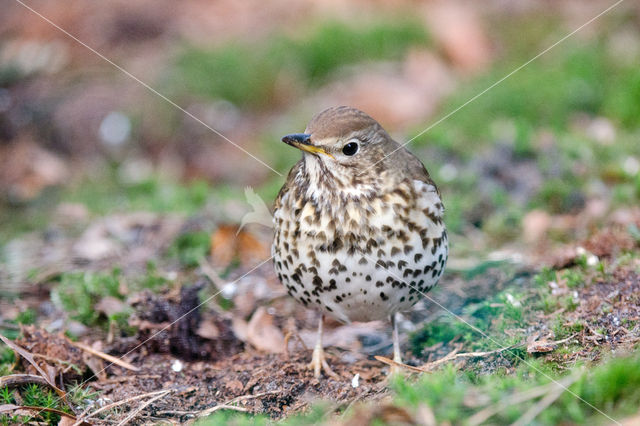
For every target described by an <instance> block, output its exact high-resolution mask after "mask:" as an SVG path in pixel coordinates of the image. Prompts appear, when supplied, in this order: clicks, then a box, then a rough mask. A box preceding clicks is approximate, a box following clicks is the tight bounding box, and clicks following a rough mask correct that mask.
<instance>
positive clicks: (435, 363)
mask: <svg viewBox="0 0 640 426" xmlns="http://www.w3.org/2000/svg"><path fill="white" fill-rule="evenodd" d="M515 347H516V346H507V347H504V348H500V349H496V350H493V351H488V352H463V353H457V352H458V350H460V346H458V347H456V348H455V349H454V350H453V351H451V352H449V353H448V354H447V355H445V356H444V357H442V358H440V359H438V360H435V361H433V362H429V363H427V364H424V365H421V366H420V367H414V366H412V365H407V364H403V363H401V362H396V361H394V360H392V359H389V358H386V357H383V356H379V355H376V356H375V357H374V358H375V359H377V360H378V361H380V362H384V363H385V364H388V365H393V366H396V367H400V368H404V369H406V370H410V371H413V372H416V373H426V372H429V371H431V370H432V369H433V368H434V367H437V366H438V365H440V364H444V363H445V362H448V361H453V360H455V359H458V358H479V357H483V356H488V355H493V354H497V353H500V352H503V351H506V350H508V349H513V348H515Z"/></svg>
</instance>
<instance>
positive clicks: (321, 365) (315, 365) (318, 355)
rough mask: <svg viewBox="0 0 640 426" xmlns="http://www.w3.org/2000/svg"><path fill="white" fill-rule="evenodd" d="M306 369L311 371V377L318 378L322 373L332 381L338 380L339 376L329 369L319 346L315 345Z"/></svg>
mask: <svg viewBox="0 0 640 426" xmlns="http://www.w3.org/2000/svg"><path fill="white" fill-rule="evenodd" d="M307 367H308V368H310V369H312V370H313V375H314V376H315V377H316V378H320V372H321V371H324V373H325V374H326V375H327V376H329V377H331V378H332V379H334V380H340V376H338V375H337V374H336V373H334V371H333V370H332V369H331V367H329V364H328V363H327V359H326V357H325V355H324V349H323V348H322V346H320V345H317V346H316V347H315V349H314V350H313V357H312V358H311V362H310V363H309V364H308V366H307Z"/></svg>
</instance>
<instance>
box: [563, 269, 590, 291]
mask: <svg viewBox="0 0 640 426" xmlns="http://www.w3.org/2000/svg"><path fill="white" fill-rule="evenodd" d="M562 278H563V279H564V280H565V283H566V284H567V287H569V288H578V287H582V286H584V284H585V279H584V275H583V274H582V273H581V272H580V271H577V270H575V269H568V270H566V271H564V273H563V274H562Z"/></svg>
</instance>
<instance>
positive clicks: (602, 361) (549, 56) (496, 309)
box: [0, 0, 640, 425]
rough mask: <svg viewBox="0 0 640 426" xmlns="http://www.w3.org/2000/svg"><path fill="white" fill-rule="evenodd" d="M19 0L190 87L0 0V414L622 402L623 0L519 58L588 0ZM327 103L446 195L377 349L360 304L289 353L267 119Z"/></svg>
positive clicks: (627, 346)
mask: <svg viewBox="0 0 640 426" xmlns="http://www.w3.org/2000/svg"><path fill="white" fill-rule="evenodd" d="M32 3H33V4H32ZM32 3H29V5H31V6H32V7H33V8H34V9H36V10H37V11H39V13H42V14H43V15H45V16H47V17H48V18H49V19H51V20H52V21H53V22H55V23H57V24H58V25H60V26H61V27H62V28H65V29H66V30H68V31H70V32H71V33H72V34H75V35H76V36H78V37H79V38H80V39H81V40H82V41H83V42H85V43H87V44H88V45H89V46H92V47H94V48H95V49H97V50H98V51H99V52H101V53H102V54H104V55H105V56H106V57H108V58H110V59H111V60H113V61H114V62H115V63H117V64H119V65H120V66H122V67H123V68H124V69H126V70H128V71H130V72H132V73H133V74H134V75H136V76H137V77H138V78H140V79H141V80H143V81H145V82H148V83H149V84H150V85H151V86H152V87H153V88H154V89H157V90H158V91H159V93H162V94H163V95H166V96H168V97H169V98H170V99H171V100H172V101H174V102H176V104H177V105H180V106H181V107H184V108H185V111H187V113H188V114H191V115H188V114H187V115H185V113H184V111H182V110H179V109H175V108H173V106H171V105H169V104H167V102H166V100H165V99H163V98H161V97H158V96H157V95H156V94H154V93H152V92H148V91H146V89H145V88H144V87H142V86H140V84H139V83H138V82H136V81H134V80H132V79H130V78H129V77H128V76H127V75H124V74H122V73H121V72H120V71H119V70H118V69H115V68H113V67H112V66H111V65H109V64H108V63H104V62H103V61H102V60H101V59H100V58H99V57H96V56H95V54H93V53H92V52H90V51H88V50H86V48H85V47H83V46H81V45H78V44H76V43H75V42H74V41H73V40H71V39H69V38H68V37H67V36H65V35H64V34H61V33H60V31H59V30H58V29H56V28H55V27H53V26H51V25H50V24H49V23H47V22H46V21H43V20H42V19H41V18H39V17H38V16H37V15H35V14H34V13H33V12H30V11H29V10H27V9H25V8H24V7H22V6H20V5H19V4H17V3H16V4H15V5H13V6H11V7H10V8H9V9H8V10H9V12H8V13H7V14H6V15H5V14H3V16H1V17H0V224H1V225H0V335H1V336H2V340H3V342H4V343H3V344H2V346H0V424H13V423H18V422H24V421H31V422H33V423H35V422H44V423H48V424H72V423H73V422H75V421H77V420H83V421H85V422H87V423H90V424H111V423H118V422H123V421H124V422H130V423H137V424H139V423H159V422H169V423H184V422H201V423H203V424H221V423H230V424H238V425H242V424H270V423H273V422H279V423H282V424H301V423H302V424H305V423H306V424H311V423H313V424H316V423H317V424H332V425H333V424H356V425H370V424H420V425H436V424H503V423H515V424H558V423H563V424H614V423H616V422H620V423H623V424H629V425H631V424H637V422H638V415H640V413H638V406H639V405H640V393H639V392H638V389H640V373H638V372H639V371H640V355H639V353H640V352H639V348H640V346H639V345H640V209H639V208H638V205H639V202H638V201H639V200H640V144H638V143H637V140H638V134H639V132H640V127H639V126H640V118H639V117H640V110H639V109H638V105H640V71H639V69H638V67H637V61H638V60H639V59H640V19H639V18H638V17H639V16H640V10H639V9H638V6H637V5H635V4H631V3H628V4H626V3H623V4H620V5H619V6H616V7H615V8H613V9H612V10H611V11H610V12H608V13H606V14H605V15H603V16H601V17H599V18H598V19H596V20H595V21H593V22H592V23H591V24H589V25H588V26H586V27H584V29H583V30H581V31H579V32H578V33H576V34H575V35H573V36H571V37H569V38H568V39H566V41H564V42H563V43H561V44H559V45H557V46H555V47H554V48H553V49H551V50H549V51H548V52H547V53H545V54H544V55H542V56H540V57H539V58H538V59H536V60H534V61H532V62H528V61H529V60H530V59H531V58H532V57H534V56H535V55H536V54H538V53H540V52H543V51H545V49H547V48H548V47H549V46H551V45H553V44H554V43H555V42H556V41H558V40H561V39H562V38H563V37H564V36H565V35H567V34H569V33H570V32H571V31H573V30H574V29H576V28H578V27H579V26H580V25H582V24H584V23H585V22H587V21H588V20H589V19H591V18H593V17H595V16H596V15H598V14H599V13H600V12H602V11H603V10H605V9H606V8H607V7H608V6H611V5H610V4H608V3H606V2H602V1H594V2H589V4H588V5H587V4H583V3H576V2H572V1H569V0H566V1H564V0H563V1H559V2H553V4H552V5H551V4H547V3H544V4H542V3H540V2H534V1H522V2H518V5H514V6H510V7H506V8H505V7H504V4H503V2H500V1H490V2H486V5H484V6H483V7H478V6H477V5H475V4H474V3H473V2H465V1H462V0H460V1H452V2H435V1H434V2H426V3H425V4H417V3H415V2H406V4H405V3H404V2H397V3H398V4H395V3H394V6H393V7H391V6H389V5H387V4H386V3H384V2H382V3H381V2H361V3H362V4H359V6H358V7H357V8H356V7H355V6H354V7H353V8H352V7H351V6H339V5H338V4H337V3H335V2H329V1H326V2H311V3H313V4H307V3H306V2H299V4H298V5H297V6H295V7H292V6H290V5H289V4H287V6H284V3H282V4H281V3H280V2H277V1H273V2H267V4H266V6H265V7H262V6H263V5H262V4H261V5H260V7H258V6H257V5H254V7H249V6H246V7H239V6H237V5H235V3H234V4H232V3H227V2H224V1H223V2H214V3H211V2H207V1H194V2H189V5H184V7H181V8H179V9H178V8H175V7H174V6H170V2H169V1H166V2H164V0H163V1H162V2H160V3H161V4H160V3H158V2H157V1H154V4H153V5H152V4H151V2H147V1H142V2H136V4H135V5H132V4H130V3H128V2H121V1H119V0H109V1H105V2H103V3H101V4H100V5H95V6H92V8H87V6H86V5H84V3H83V2H80V1H79V2H74V4H75V6H74V7H69V8H66V9H64V10H61V9H59V8H57V7H52V6H50V5H48V4H47V2H35V1H34V2H32ZM383 3H384V4H383ZM159 4H160V6H162V7H160V6H159ZM243 4H246V5H249V4H250V2H249V3H246V2H245V3H243ZM320 5H321V6H320ZM220 17H224V19H222V18H220ZM443 23H446V25H444V24H443ZM461 40H462V41H463V42H461ZM337 47H340V49H337ZM525 63H526V64H527V65H526V66H525V67H521V68H519V67H520V66H521V65H522V64H525ZM514 70H517V72H516V73H513V74H510V73H512V72H513V71H514ZM505 76H509V77H508V78H504V77H505ZM496 82H500V84H494V83H496ZM487 88H490V89H489V90H486V89H487ZM485 90H486V92H485ZM479 94H481V95H480V96H477V95H479ZM336 104H349V105H353V106H356V107H359V108H361V109H363V110H365V111H367V112H369V113H370V114H371V115H373V116H374V117H375V118H376V119H378V121H380V122H381V123H382V124H383V125H384V126H385V128H386V129H388V130H389V131H390V133H391V134H392V135H393V136H394V137H395V138H396V139H397V140H402V141H409V140H410V141H411V142H410V144H409V145H408V146H407V147H408V148H409V149H410V150H411V151H412V152H414V153H416V155H417V156H418V157H419V158H420V159H421V160H423V161H424V163H425V165H426V167H427V168H428V170H429V172H430V174H431V176H432V178H433V179H434V181H435V182H437V183H438V185H439V189H440V191H441V193H442V197H443V200H444V204H445V207H446V212H445V223H446V225H447V228H448V231H449V235H450V239H451V257H450V260H449V263H448V266H447V270H446V273H445V274H444V276H443V277H442V279H441V282H440V283H439V285H438V286H437V287H436V288H435V289H434V290H433V291H432V292H431V293H429V294H427V295H426V296H425V298H424V300H422V301H421V302H420V303H419V304H418V305H417V306H416V307H415V309H414V310H412V311H411V312H408V313H405V314H404V316H403V318H402V320H401V321H400V323H399V324H400V335H401V343H402V351H403V355H404V356H403V360H404V362H405V364H402V365H400V367H401V370H402V371H403V373H402V375H400V376H396V377H389V375H388V372H389V367H390V364H391V363H392V361H391V360H389V357H390V354H391V338H390V329H389V325H388V324H386V323H384V322H374V323H366V324H360V323H354V324H348V325H344V324H340V323H338V322H335V321H333V320H328V321H327V322H326V326H325V331H326V336H325V343H326V345H327V352H328V355H329V362H330V364H331V366H332V367H333V369H334V370H335V371H336V372H337V373H338V375H339V377H340V379H339V380H336V379H332V378H328V377H324V376H323V377H321V378H318V379H317V378H314V377H313V374H312V373H311V371H310V370H308V369H307V368H306V364H307V363H308V362H309V361H310V359H311V348H312V347H313V344H314V338H315V328H316V326H317V320H318V314H317V313H315V312H312V311H308V310H306V309H304V307H302V306H299V305H298V304H297V303H296V302H295V301H294V300H293V299H291V298H290V297H288V296H287V294H286V292H285V290H284V289H283V287H282V286H281V285H280V283H279V282H278V280H277V278H276V277H275V275H274V272H273V268H272V266H271V262H270V261H269V255H270V243H271V237H272V231H271V229H270V228H269V226H268V224H269V223H270V206H271V203H272V200H273V199H274V197H275V195H276V193H277V191H278V189H279V187H280V186H281V185H282V183H283V180H284V178H283V176H281V175H285V174H286V173H287V171H288V170H289V168H290V167H291V166H292V165H293V164H294V163H295V161H297V159H298V155H299V153H297V152H294V150H291V149H289V148H288V147H287V146H285V145H284V144H281V143H279V139H280V137H281V136H282V135H284V134H288V133H292V132H297V131H301V130H302V129H304V126H305V124H306V122H307V121H308V120H309V118H310V116H311V115H312V114H313V113H315V112H317V111H318V110H320V109H322V108H323V107H325V106H329V105H336ZM462 106H463V107H462ZM192 116H193V117H196V118H198V119H199V120H201V122H198V121H197V120H193V117H192ZM203 123H204V124H205V125H206V126H210V127H211V128H214V129H216V131H219V132H221V133H222V134H224V135H225V137H227V138H229V140H231V141H232V142H233V143H235V144H237V145H239V146H241V147H242V148H243V149H245V150H246V151H248V152H249V153H251V155H253V156H254V157H255V158H257V159H258V160H260V161H263V162H265V163H266V164H267V165H268V166H269V167H272V169H271V170H269V168H268V167H263V166H262V165H260V163H259V162H257V161H255V158H253V159H252V158H251V157H249V156H247V155H246V153H244V152H242V151H241V150H238V149H237V147H236V146H234V145H233V144H231V143H228V142H227V141H226V140H225V139H222V138H220V137H219V135H216V134H215V133H211V132H210V131H209V130H210V129H207V128H206V126H203V125H202V124H203ZM241 224H242V225H243V226H241ZM285 341H286V342H288V344H286V345H285ZM34 407H35V408H34ZM72 420H73V421H72Z"/></svg>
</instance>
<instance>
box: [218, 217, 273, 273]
mask: <svg viewBox="0 0 640 426" xmlns="http://www.w3.org/2000/svg"><path fill="white" fill-rule="evenodd" d="M268 257H269V248H268V247H267V245H266V244H264V243H263V242H262V241H260V240H259V239H258V238H256V237H255V236H254V235H253V234H252V233H251V232H249V231H247V230H244V229H243V230H240V231H239V227H238V225H220V226H219V227H218V229H217V230H216V231H215V232H214V233H213V234H212V235H211V262H212V263H213V265H214V266H215V267H216V268H222V269H224V268H226V267H227V266H229V264H230V263H231V262H232V261H233V259H235V258H238V259H240V263H241V264H242V265H244V266H250V267H252V266H255V264H256V263H258V262H262V261H264V260H265V259H267V258H268Z"/></svg>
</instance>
